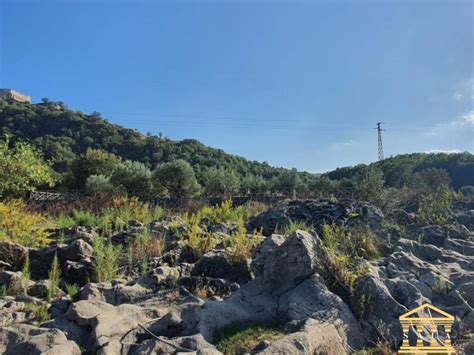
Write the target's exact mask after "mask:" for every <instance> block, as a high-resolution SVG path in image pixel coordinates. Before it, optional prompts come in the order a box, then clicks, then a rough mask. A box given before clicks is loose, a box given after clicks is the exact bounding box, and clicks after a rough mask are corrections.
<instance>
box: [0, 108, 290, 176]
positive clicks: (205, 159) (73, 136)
mask: <svg viewBox="0 0 474 355" xmlns="http://www.w3.org/2000/svg"><path fill="white" fill-rule="evenodd" d="M0 127H1V131H0V134H1V135H5V134H9V135H10V136H11V140H12V141H16V140H26V141H30V142H32V143H33V144H34V145H35V146H36V147H38V148H39V149H41V150H42V151H43V152H44V154H45V158H46V159H48V160H52V161H53V163H54V168H55V170H57V171H60V172H64V171H67V169H68V167H69V165H70V164H71V162H72V161H73V160H74V158H75V156H77V155H80V154H83V153H85V152H86V151H87V149H88V148H94V149H101V150H105V151H107V152H110V153H114V154H116V155H118V156H119V157H121V158H123V159H128V160H134V161H140V162H142V163H145V164H146V165H148V166H149V167H151V168H155V167H156V166H157V165H158V164H160V163H163V162H169V161H174V160H177V159H183V160H186V161H188V162H189V163H190V164H191V165H192V166H193V168H194V170H195V173H196V175H197V177H198V178H200V177H202V175H203V174H204V173H205V172H206V171H207V170H208V169H209V168H211V167H214V168H224V169H227V170H233V171H235V172H236V173H237V174H238V175H240V176H245V175H247V174H253V175H259V176H262V177H263V178H264V179H271V178H272V177H274V176H276V175H279V174H281V173H282V172H284V171H285V170H286V169H282V168H274V167H271V166H269V165H268V164H267V163H265V162H264V163H259V162H256V161H249V160H247V159H244V158H242V157H239V156H235V155H231V154H227V153H225V152H224V151H223V150H220V149H214V148H210V147H207V146H205V145H204V144H202V143H200V142H199V141H197V140H194V139H186V140H182V141H173V140H170V139H168V138H164V137H159V136H154V135H145V134H142V133H140V132H138V131H136V130H132V129H127V128H123V127H121V126H119V125H116V124H111V123H109V122H108V121H107V120H106V119H104V118H102V117H101V115H100V114H99V113H93V114H90V115H88V114H85V113H82V112H79V111H72V110H69V109H68V108H67V107H66V106H65V105H64V104H62V103H57V102H50V101H47V100H43V102H42V103H40V104H29V103H18V102H7V101H5V100H0Z"/></svg>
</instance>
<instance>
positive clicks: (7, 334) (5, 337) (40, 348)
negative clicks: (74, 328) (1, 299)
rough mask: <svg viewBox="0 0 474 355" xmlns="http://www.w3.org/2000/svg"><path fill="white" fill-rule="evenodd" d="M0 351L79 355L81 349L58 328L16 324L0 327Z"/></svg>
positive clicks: (23, 354)
mask: <svg viewBox="0 0 474 355" xmlns="http://www.w3.org/2000/svg"><path fill="white" fill-rule="evenodd" d="M0 353H2V354H5V355H34V354H38V355H39V354H46V355H60V354H68V355H80V354H81V350H80V349H79V346H77V344H76V343H75V342H73V341H70V340H68V339H67V338H66V336H65V335H64V333H63V332H62V331H60V330H59V329H46V328H38V327H34V326H32V325H27V324H16V325H12V326H8V327H2V328H0Z"/></svg>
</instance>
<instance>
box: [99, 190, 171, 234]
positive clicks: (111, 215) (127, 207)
mask: <svg viewBox="0 0 474 355" xmlns="http://www.w3.org/2000/svg"><path fill="white" fill-rule="evenodd" d="M162 215H163V209H162V208H161V207H159V206H155V207H152V206H150V205H149V204H147V203H144V202H141V201H140V200H139V199H138V198H137V197H127V196H119V197H116V198H114V200H113V205H112V207H111V208H108V209H106V210H105V211H104V213H103V215H102V228H103V229H114V230H121V229H123V228H124V227H125V225H126V224H127V222H129V221H131V220H132V219H136V220H138V221H140V222H142V223H145V224H148V223H150V222H152V221H154V220H157V219H159V218H160V217H161V216H162Z"/></svg>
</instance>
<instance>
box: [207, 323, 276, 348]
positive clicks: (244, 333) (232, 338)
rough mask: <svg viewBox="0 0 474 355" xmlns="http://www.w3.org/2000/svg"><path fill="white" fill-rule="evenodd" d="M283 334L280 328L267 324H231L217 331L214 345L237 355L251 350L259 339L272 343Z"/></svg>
mask: <svg viewBox="0 0 474 355" xmlns="http://www.w3.org/2000/svg"><path fill="white" fill-rule="evenodd" d="M284 336H285V332H283V331H282V330H281V329H279V328H277V327H273V326H269V325H256V324H244V325H242V324H240V325H238V324H237V325H231V326H229V327H226V328H224V329H222V330H221V331H219V333H218V334H217V335H216V336H215V337H214V345H215V346H216V348H217V349H218V350H219V351H221V352H222V353H224V354H231V355H239V354H243V353H247V352H250V351H252V350H253V349H254V348H255V347H256V346H257V345H258V344H259V343H260V342H261V341H263V340H266V341H268V342H270V343H273V342H275V341H277V340H279V339H281V338H282V337H284Z"/></svg>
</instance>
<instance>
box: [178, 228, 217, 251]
mask: <svg viewBox="0 0 474 355" xmlns="http://www.w3.org/2000/svg"><path fill="white" fill-rule="evenodd" d="M184 244H185V245H187V246H188V247H190V248H191V249H193V250H194V251H195V252H196V253H197V254H198V255H203V254H205V253H207V252H208V251H210V250H212V249H213V248H214V247H215V246H216V244H217V238H216V237H215V235H214V234H212V233H207V232H205V231H202V230H201V229H200V228H199V225H198V224H197V222H196V221H194V223H192V224H191V226H190V230H189V233H188V235H187V236H186V237H185V239H184Z"/></svg>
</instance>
